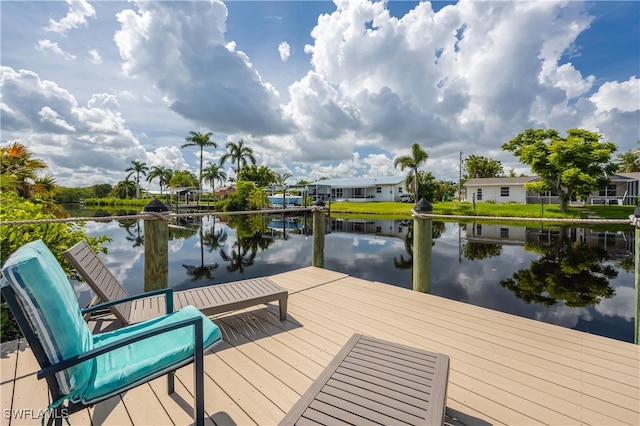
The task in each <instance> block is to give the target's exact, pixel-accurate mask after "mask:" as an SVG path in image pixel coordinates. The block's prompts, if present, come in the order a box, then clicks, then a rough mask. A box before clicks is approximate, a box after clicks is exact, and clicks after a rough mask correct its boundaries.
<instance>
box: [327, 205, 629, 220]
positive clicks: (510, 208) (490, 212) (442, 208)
mask: <svg viewBox="0 0 640 426" xmlns="http://www.w3.org/2000/svg"><path fill="white" fill-rule="evenodd" d="M432 205H433V212H432V213H433V214H441V215H458V216H486V217H496V218H499V217H522V218H542V217H544V218H570V219H582V218H586V217H587V214H586V212H584V211H582V210H581V209H578V208H576V207H569V211H568V212H567V213H566V214H565V213H561V212H560V206H558V205H555V204H550V205H549V204H545V205H540V204H516V203H507V204H492V203H476V205H475V209H474V206H473V204H472V203H461V202H453V201H444V202H435V203H433V204H432ZM606 207H616V206H606ZM412 208H413V204H411V203H396V202H369V203H352V202H338V203H332V204H331V212H332V214H340V215H342V214H348V215H375V216H376V217H379V216H381V215H383V216H386V217H394V218H401V217H407V218H408V217H411V209H412ZM604 214H606V212H605V213H604ZM627 216H628V215H627ZM604 217H606V216H604Z"/></svg>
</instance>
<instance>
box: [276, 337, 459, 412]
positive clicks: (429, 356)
mask: <svg viewBox="0 0 640 426" xmlns="http://www.w3.org/2000/svg"><path fill="white" fill-rule="evenodd" d="M448 377H449V357H448V356H446V355H442V354H437V353H433V352H429V351H425V350H423V349H418V348H413V347H410V346H405V345H400V344H397V343H392V342H388V341H385V340H380V339H376V338H373V337H369V336H363V335H361V334H354V335H353V336H352V337H351V338H350V339H349V341H348V342H347V343H346V345H345V346H344V347H343V348H342V349H341V350H340V352H339V353H338V354H337V355H336V357H335V358H334V359H333V360H332V361H331V362H330V363H329V365H328V366H327V368H326V369H325V370H324V371H323V372H322V373H321V374H320V376H319V377H318V379H317V380H316V381H315V382H314V383H313V384H312V385H311V387H310V388H309V389H308V390H307V392H306V393H305V394H304V395H302V397H301V398H300V399H299V400H298V402H297V403H296V404H295V405H294V406H293V407H292V408H291V410H290V411H289V412H288V413H287V415H286V416H285V417H284V419H282V421H281V422H280V425H293V424H325V425H333V424H372V423H379V424H383V425H390V424H394V425H399V424H411V425H418V424H421V425H434V424H443V422H444V412H445V408H446V403H447V381H448Z"/></svg>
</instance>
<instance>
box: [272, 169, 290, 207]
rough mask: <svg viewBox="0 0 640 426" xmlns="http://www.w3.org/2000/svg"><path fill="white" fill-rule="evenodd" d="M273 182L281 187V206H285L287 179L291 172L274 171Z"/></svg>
mask: <svg viewBox="0 0 640 426" xmlns="http://www.w3.org/2000/svg"><path fill="white" fill-rule="evenodd" d="M274 177H275V179H274V183H275V184H276V185H278V186H281V187H282V208H285V207H287V200H286V197H287V179H289V178H290V177H291V173H287V172H284V173H274Z"/></svg>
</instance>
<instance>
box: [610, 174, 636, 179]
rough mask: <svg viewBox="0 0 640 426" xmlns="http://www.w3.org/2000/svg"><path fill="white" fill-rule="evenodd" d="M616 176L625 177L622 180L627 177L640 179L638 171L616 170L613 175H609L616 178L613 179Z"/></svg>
mask: <svg viewBox="0 0 640 426" xmlns="http://www.w3.org/2000/svg"><path fill="white" fill-rule="evenodd" d="M616 176H622V177H624V178H626V179H624V180H628V179H631V180H639V179H640V172H627V173H625V172H618V173H616V174H615V175H613V176H611V180H616V179H615V177H616Z"/></svg>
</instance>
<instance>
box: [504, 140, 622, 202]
mask: <svg viewBox="0 0 640 426" xmlns="http://www.w3.org/2000/svg"><path fill="white" fill-rule="evenodd" d="M601 139H602V135H600V134H598V133H594V132H590V131H588V130H582V129H569V130H568V131H567V137H566V138H563V137H561V136H560V134H559V133H558V131H557V130H553V129H549V130H545V129H538V130H534V129H527V130H525V131H524V132H522V133H520V134H519V135H518V136H516V137H515V138H513V139H512V140H511V141H509V142H507V143H505V144H503V145H502V149H504V150H506V151H511V152H513V153H514V155H515V156H516V157H518V159H519V161H520V162H521V163H523V164H527V165H528V166H530V167H531V171H532V172H533V173H535V174H536V175H538V176H539V177H540V181H538V182H530V183H527V184H525V188H526V189H527V191H532V192H543V191H548V190H553V191H555V192H556V194H558V196H559V197H560V211H561V212H563V213H566V212H567V210H568V208H569V201H570V200H571V199H572V197H573V196H576V197H580V198H586V197H587V196H588V195H589V194H590V193H591V192H593V191H595V190H597V189H600V188H603V187H604V186H605V185H607V184H608V182H609V176H611V175H612V174H613V173H615V172H616V170H617V169H618V166H617V164H615V163H614V162H612V161H611V155H612V154H613V153H614V152H615V151H616V149H617V148H616V145H615V144H614V143H613V142H601Z"/></svg>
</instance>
